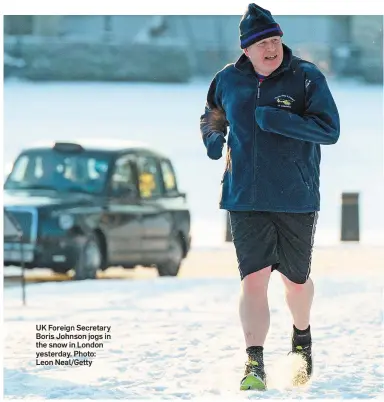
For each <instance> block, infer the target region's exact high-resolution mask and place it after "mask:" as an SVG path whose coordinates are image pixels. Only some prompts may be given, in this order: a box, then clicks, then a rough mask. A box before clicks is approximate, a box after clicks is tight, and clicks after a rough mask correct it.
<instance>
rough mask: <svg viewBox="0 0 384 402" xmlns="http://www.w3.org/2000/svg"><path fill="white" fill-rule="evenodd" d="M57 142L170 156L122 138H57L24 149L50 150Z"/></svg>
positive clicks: (95, 148)
mask: <svg viewBox="0 0 384 402" xmlns="http://www.w3.org/2000/svg"><path fill="white" fill-rule="evenodd" d="M57 144H63V145H74V146H76V145H79V146H81V147H82V148H83V149H84V151H90V152H92V151H93V152H95V151H96V152H108V153H115V154H121V153H125V152H129V151H146V152H148V153H150V154H153V155H155V156H158V157H161V158H165V159H168V156H167V155H165V154H164V153H163V152H161V151H159V150H156V149H155V148H154V147H152V146H150V145H148V144H146V143H144V142H140V141H128V140H120V139H106V140H103V139H89V138H87V139H77V140H73V141H72V140H63V141H61V140H57V141H40V142H36V143H33V144H31V145H28V146H27V147H25V148H24V149H23V151H24V152H25V151H30V150H48V149H52V148H53V147H54V146H55V145H57Z"/></svg>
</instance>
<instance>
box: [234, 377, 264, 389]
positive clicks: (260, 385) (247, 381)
mask: <svg viewBox="0 0 384 402" xmlns="http://www.w3.org/2000/svg"><path fill="white" fill-rule="evenodd" d="M252 390H257V391H265V390H266V386H265V383H264V382H263V380H262V379H261V378H259V377H256V376H254V375H253V374H248V375H247V376H246V377H245V378H244V379H243V380H242V381H241V384H240V391H252Z"/></svg>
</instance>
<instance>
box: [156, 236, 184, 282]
mask: <svg viewBox="0 0 384 402" xmlns="http://www.w3.org/2000/svg"><path fill="white" fill-rule="evenodd" d="M183 256H184V250H183V245H182V243H181V239H180V238H179V237H174V238H173V239H172V240H171V243H170V247H169V254H168V258H167V259H166V261H164V262H162V263H159V264H157V271H158V273H159V276H177V274H178V273H179V270H180V266H181V262H182V260H183Z"/></svg>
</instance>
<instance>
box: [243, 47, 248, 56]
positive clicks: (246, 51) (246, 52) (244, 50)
mask: <svg viewBox="0 0 384 402" xmlns="http://www.w3.org/2000/svg"><path fill="white" fill-rule="evenodd" d="M243 52H244V54H245V55H246V56H247V57H248V49H247V48H245V49H243Z"/></svg>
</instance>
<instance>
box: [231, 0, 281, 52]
mask: <svg viewBox="0 0 384 402" xmlns="http://www.w3.org/2000/svg"><path fill="white" fill-rule="evenodd" d="M239 28H240V47H241V48H242V49H245V48H246V47H248V46H251V45H252V44H253V43H255V42H258V41H260V40H263V39H266V38H270V37H271V36H278V35H279V36H283V32H282V30H281V29H280V26H279V24H277V23H276V21H275V20H274V19H273V17H272V14H271V13H270V11H268V10H265V9H264V8H261V7H260V6H258V5H256V4H254V3H251V4H249V5H248V9H247V11H246V12H245V13H244V15H243V17H242V18H241V21H240V26H239Z"/></svg>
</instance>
